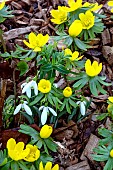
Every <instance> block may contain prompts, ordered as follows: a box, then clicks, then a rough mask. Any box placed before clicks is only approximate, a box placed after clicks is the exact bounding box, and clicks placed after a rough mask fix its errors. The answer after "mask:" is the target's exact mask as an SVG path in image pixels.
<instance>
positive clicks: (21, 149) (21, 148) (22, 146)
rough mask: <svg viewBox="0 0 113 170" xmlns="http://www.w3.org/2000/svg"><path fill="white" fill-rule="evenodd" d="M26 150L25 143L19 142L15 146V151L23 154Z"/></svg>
mask: <svg viewBox="0 0 113 170" xmlns="http://www.w3.org/2000/svg"><path fill="white" fill-rule="evenodd" d="M23 149H24V142H18V143H17V144H16V146H15V150H17V151H20V152H22V151H23Z"/></svg>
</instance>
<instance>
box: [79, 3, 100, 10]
mask: <svg viewBox="0 0 113 170" xmlns="http://www.w3.org/2000/svg"><path fill="white" fill-rule="evenodd" d="M82 7H92V8H91V9H89V10H90V11H97V10H98V9H100V8H102V5H98V3H97V2H96V3H94V4H91V3H89V2H85V3H84V4H83V6H82Z"/></svg>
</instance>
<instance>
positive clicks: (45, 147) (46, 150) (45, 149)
mask: <svg viewBox="0 0 113 170" xmlns="http://www.w3.org/2000/svg"><path fill="white" fill-rule="evenodd" d="M43 145H44V151H45V152H46V153H47V154H48V155H49V152H48V149H47V146H46V143H45V142H44V141H43Z"/></svg>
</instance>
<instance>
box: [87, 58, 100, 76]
mask: <svg viewBox="0 0 113 170" xmlns="http://www.w3.org/2000/svg"><path fill="white" fill-rule="evenodd" d="M85 70H86V74H87V75H88V76H91V77H94V76H97V75H98V74H99V73H100V72H101V70H102V63H100V64H98V62H97V61H94V62H93V63H92V64H91V61H90V60H89V59H88V60H87V61H86V63H85Z"/></svg>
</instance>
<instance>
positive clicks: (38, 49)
mask: <svg viewBox="0 0 113 170" xmlns="http://www.w3.org/2000/svg"><path fill="white" fill-rule="evenodd" d="M33 51H35V52H38V51H41V48H40V47H35V48H34V50H33Z"/></svg>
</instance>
